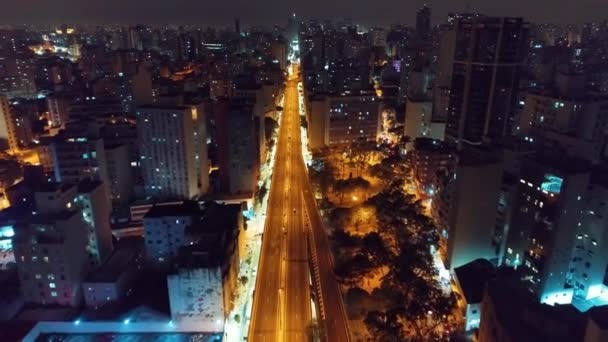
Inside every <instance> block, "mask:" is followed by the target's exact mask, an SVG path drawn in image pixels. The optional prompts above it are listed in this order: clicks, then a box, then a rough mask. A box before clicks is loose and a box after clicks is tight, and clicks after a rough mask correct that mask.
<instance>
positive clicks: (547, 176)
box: [504, 154, 590, 304]
mask: <svg viewBox="0 0 608 342" xmlns="http://www.w3.org/2000/svg"><path fill="white" fill-rule="evenodd" d="M521 170H522V171H521V174H520V179H519V184H518V189H517V195H516V198H515V199H514V203H513V213H512V215H513V216H512V220H511V224H510V227H509V231H508V234H507V242H506V252H505V257H504V262H505V264H506V265H508V266H513V267H521V270H522V273H523V281H524V282H525V284H526V285H527V287H528V289H529V290H530V291H531V292H533V293H535V294H536V296H537V297H538V298H539V299H540V301H541V302H544V303H549V304H555V303H560V304H561V303H570V302H571V301H572V295H573V289H572V286H571V285H570V284H569V282H570V278H571V275H570V273H569V269H570V263H571V261H572V256H571V254H572V251H573V249H574V248H576V247H575V243H576V241H577V240H576V236H577V235H578V234H579V231H581V230H582V227H581V226H582V224H581V212H582V210H584V208H585V206H584V202H583V201H582V200H581V199H582V198H583V197H584V195H585V191H586V188H587V185H588V184H589V175H590V168H589V165H588V164H587V163H585V162H584V161H583V160H579V159H571V158H563V157H560V158H557V157H555V156H546V155H544V154H537V155H536V156H534V157H533V158H529V159H527V160H525V161H524V162H523V165H522V169H521Z"/></svg>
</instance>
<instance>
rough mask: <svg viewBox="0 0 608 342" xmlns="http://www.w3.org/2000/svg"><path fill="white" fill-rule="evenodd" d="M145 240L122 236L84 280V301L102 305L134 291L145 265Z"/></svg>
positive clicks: (88, 303)
mask: <svg viewBox="0 0 608 342" xmlns="http://www.w3.org/2000/svg"><path fill="white" fill-rule="evenodd" d="M143 251H144V247H143V241H141V239H138V238H133V239H122V240H120V244H119V245H118V246H116V249H114V252H113V253H112V255H110V257H109V258H108V259H107V260H106V261H105V262H104V263H103V264H102V265H101V266H99V267H98V268H97V269H94V270H93V271H91V272H90V273H89V274H88V275H87V276H86V277H85V279H84V281H83V282H82V292H83V293H84V302H85V305H86V306H88V307H94V308H98V307H100V306H103V305H105V304H108V303H111V302H116V301H119V300H121V299H122V298H125V297H126V296H128V295H130V294H131V292H132V291H133V285H134V281H135V279H136V278H137V275H138V272H139V271H140V270H141V267H142V257H143Z"/></svg>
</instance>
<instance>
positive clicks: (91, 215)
mask: <svg viewBox="0 0 608 342" xmlns="http://www.w3.org/2000/svg"><path fill="white" fill-rule="evenodd" d="M77 191H78V194H77V195H76V196H75V198H74V200H73V204H72V205H73V206H74V207H76V208H78V209H80V213H81V214H82V219H83V220H84V222H85V223H86V225H87V253H88V255H89V261H90V263H91V267H93V266H99V265H101V264H102V263H103V262H104V261H105V260H106V259H107V258H108V257H109V256H110V254H111V253H112V230H111V229H110V208H111V207H110V204H109V203H108V200H107V198H108V196H107V195H106V187H105V186H104V185H103V184H102V183H101V182H99V181H90V180H83V181H81V182H80V183H78V187H77Z"/></svg>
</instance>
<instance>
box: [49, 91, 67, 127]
mask: <svg viewBox="0 0 608 342" xmlns="http://www.w3.org/2000/svg"><path fill="white" fill-rule="evenodd" d="M71 102H72V100H71V98H70V97H69V96H63V95H51V96H47V98H46V103H47V106H48V109H49V121H50V123H49V124H50V126H52V127H60V126H62V125H65V124H66V123H67V122H68V120H69V113H70V103H71Z"/></svg>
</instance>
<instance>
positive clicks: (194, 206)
mask: <svg viewBox="0 0 608 342" xmlns="http://www.w3.org/2000/svg"><path fill="white" fill-rule="evenodd" d="M200 214H202V211H201V208H200V206H199V204H198V203H197V202H193V201H184V202H182V203H178V204H165V205H158V204H155V205H154V206H153V207H152V208H150V210H149V211H148V213H147V214H146V215H145V216H144V220H145V219H147V218H159V217H175V216H193V215H200Z"/></svg>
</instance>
